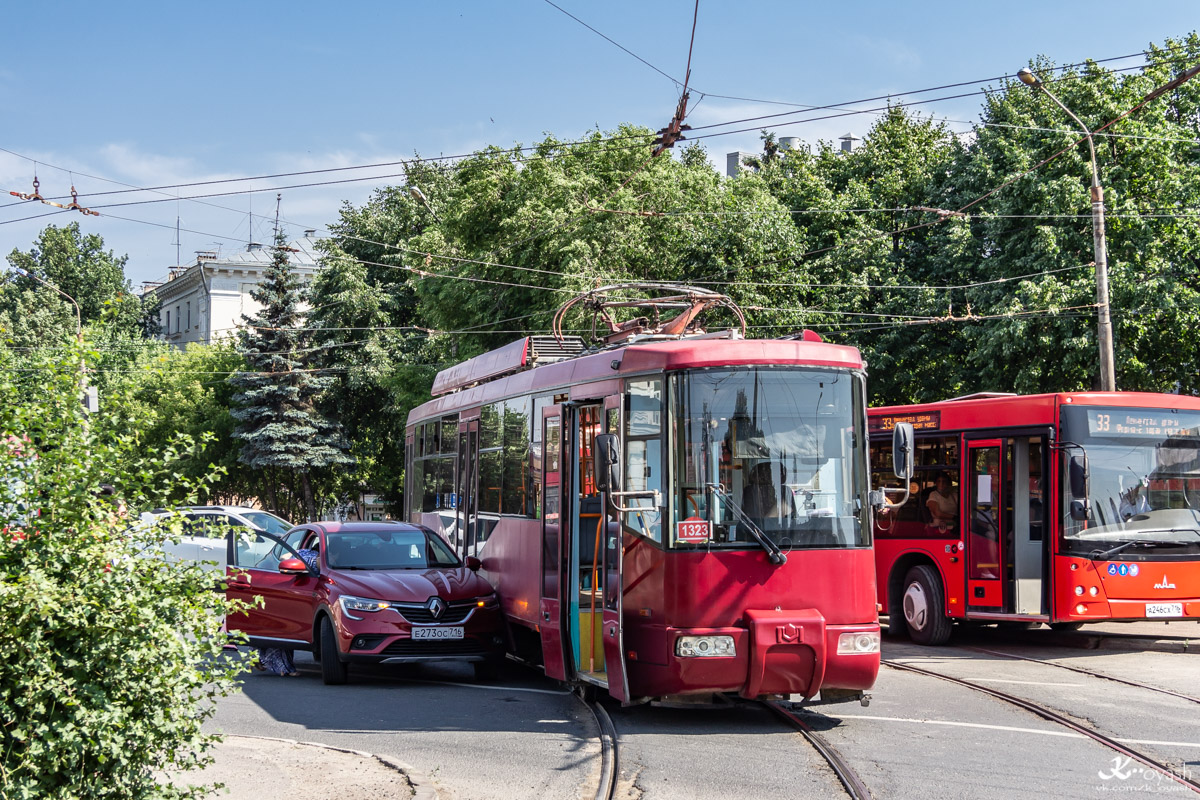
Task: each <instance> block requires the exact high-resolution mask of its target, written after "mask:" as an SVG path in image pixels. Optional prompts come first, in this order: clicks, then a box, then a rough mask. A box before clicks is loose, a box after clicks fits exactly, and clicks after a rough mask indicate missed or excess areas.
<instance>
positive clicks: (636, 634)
mask: <svg viewBox="0 0 1200 800" xmlns="http://www.w3.org/2000/svg"><path fill="white" fill-rule="evenodd" d="M612 338H618V339H619V338H621V337H612ZM864 381H865V372H864V364H863V361H862V359H861V357H860V355H859V353H858V351H857V350H856V349H854V348H852V347H845V346H838V345H833V344H827V343H824V342H821V341H820V340H819V339H818V338H817V337H815V335H808V336H807V338H805V339H798V340H744V339H742V338H741V337H740V336H739V335H738V333H737V331H727V332H720V333H717V334H707V335H704V336H696V337H687V336H678V335H676V336H669V337H648V338H646V339H643V340H641V341H639V340H637V338H636V337H634V339H633V341H629V342H628V343H622V344H621V345H620V346H611V344H610V345H609V346H602V347H599V348H592V349H587V348H585V346H584V343H583V341H582V340H581V339H578V338H575V337H550V336H540V337H539V336H532V337H527V338H524V339H521V340H519V341H516V342H513V343H512V344H510V345H508V346H506V347H503V348H500V349H499V350H496V351H493V352H490V353H487V354H485V355H482V356H479V357H477V358H473V359H471V360H469V361H466V362H464V363H462V364H459V365H457V366H454V367H452V368H450V369H447V370H445V371H444V372H442V373H440V374H439V375H438V376H437V379H436V381H435V383H434V388H433V394H434V396H435V398H434V399H433V400H430V401H429V402H427V403H425V404H424V405H422V406H420V407H418V408H416V409H414V410H413V412H412V413H411V415H410V416H409V419H408V428H407V433H406V444H407V470H406V472H407V486H406V492H405V498H406V502H405V505H406V519H408V520H409V521H410V522H414V523H419V524H422V525H425V526H427V527H429V528H432V529H433V530H435V531H437V532H439V533H441V534H442V535H443V536H444V537H445V538H446V539H447V540H448V541H449V542H450V543H451V544H452V545H453V546H454V547H456V548H457V550H458V552H460V553H461V554H463V556H475V557H477V558H479V559H480V560H481V561H482V574H484V575H485V576H486V577H487V578H488V579H489V580H490V581H491V582H492V584H493V585H494V586H495V587H496V589H497V592H498V594H499V597H500V600H501V605H502V608H503V611H504V613H505V615H506V618H507V622H508V632H509V636H510V647H511V649H512V652H514V653H515V654H516V655H517V657H519V658H521V659H522V660H525V661H527V662H529V663H533V664H537V665H540V666H542V667H543V668H544V670H545V673H546V674H547V675H549V676H551V677H553V678H556V679H558V680H562V681H566V682H568V683H572V684H575V685H591V686H595V687H599V688H600V689H602V690H604V691H607V692H608V693H609V694H611V695H612V696H613V697H616V698H618V699H619V700H621V701H622V702H625V703H632V702H640V701H645V700H656V701H660V702H680V703H690V702H700V701H703V700H705V699H706V698H715V696H717V695H719V694H723V693H736V694H738V695H741V696H742V697H746V698H754V697H762V696H767V695H778V694H800V695H803V696H804V697H806V698H813V697H814V696H816V695H817V693H818V692H821V698H820V699H821V700H831V699H849V698H851V697H858V698H861V697H862V694H863V690H865V689H868V688H870V687H871V686H872V684H873V683H874V681H875V677H876V673H877V671H878V668H879V626H878V620H877V610H876V607H875V577H874V560H873V555H872V552H871V535H870V534H871V519H870V513H871V505H870V503H871V500H872V496H871V495H870V494H869V491H868V490H869V487H868V485H867V478H868V474H867V451H866V443H867V435H866V424H867V422H866V408H865V400H864V398H865V393H864ZM598 454H599V455H598ZM598 458H599V463H597V462H598Z"/></svg>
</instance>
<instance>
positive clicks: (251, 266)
mask: <svg viewBox="0 0 1200 800" xmlns="http://www.w3.org/2000/svg"><path fill="white" fill-rule="evenodd" d="M314 233H315V231H305V234H306V235H305V236H303V237H302V238H300V239H295V240H293V241H291V242H288V244H287V247H288V248H289V249H290V250H291V253H290V257H289V261H291V263H292V266H294V267H297V268H299V269H301V270H313V269H315V268H316V266H317V258H318V253H317V247H316V244H317V241H318V240H317V238H316V237H315V236H313V235H312V234H314ZM270 263H271V247H269V246H267V245H259V244H254V245H253V246H250V247H247V248H246V249H245V250H242V251H241V252H238V253H231V254H229V255H226V256H219V255H217V254H216V253H197V255H196V262H195V263H194V264H190V265H188V266H186V267H184V266H179V267H175V268H174V269H171V270H170V271H168V273H167V276H166V278H165V279H163V280H160V281H147V282H145V283H143V284H142V294H143V295H146V294H149V293H151V292H158V291H159V290H161V289H163V287H165V286H168V285H171V284H173V283H174V282H175V281H179V280H181V279H182V278H184V277H185V276H190V274H191V273H196V274H198V273H199V272H200V267H202V266H204V267H208V268H209V269H225V270H261V269H264V268H266V267H267V266H268V265H269V264H270ZM178 285H182V283H181V284H178Z"/></svg>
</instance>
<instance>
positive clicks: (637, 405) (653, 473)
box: [622, 378, 666, 543]
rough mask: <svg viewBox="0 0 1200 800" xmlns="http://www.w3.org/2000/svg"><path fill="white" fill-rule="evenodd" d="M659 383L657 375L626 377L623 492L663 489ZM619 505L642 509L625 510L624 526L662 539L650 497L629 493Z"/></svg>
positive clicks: (656, 510) (659, 514)
mask: <svg viewBox="0 0 1200 800" xmlns="http://www.w3.org/2000/svg"><path fill="white" fill-rule="evenodd" d="M662 415H663V383H662V379H661V378H654V379H651V380H643V381H630V382H629V391H628V392H627V393H626V395H625V465H624V479H625V481H624V482H625V486H624V489H625V491H627V492H642V491H654V490H658V491H659V492H660V497H662V498H663V499H664V501H665V498H666V495H665V494H661V493H662V492H663V459H662ZM622 505H625V506H627V507H631V508H638V509H644V510H639V511H634V512H627V513H626V514H625V520H624V523H625V527H626V528H628V529H629V530H631V531H633V532H634V533H637V534H639V535H641V536H645V537H647V538H648V539H652V540H653V541H655V542H660V543H661V542H662V508H661V507H658V506H655V505H654V500H653V499H652V498H648V497H647V498H641V497H632V498H628V499H627V500H626V501H625V502H624V503H623V504H622Z"/></svg>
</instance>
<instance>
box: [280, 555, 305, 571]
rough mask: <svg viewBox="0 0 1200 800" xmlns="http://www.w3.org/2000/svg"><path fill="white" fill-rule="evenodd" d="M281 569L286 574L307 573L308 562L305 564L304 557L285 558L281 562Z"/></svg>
mask: <svg viewBox="0 0 1200 800" xmlns="http://www.w3.org/2000/svg"><path fill="white" fill-rule="evenodd" d="M279 571H280V572H282V573H283V574H284V575H307V574H308V564H305V563H304V561H303V559H299V558H285V559H284V560H283V561H280V562H279Z"/></svg>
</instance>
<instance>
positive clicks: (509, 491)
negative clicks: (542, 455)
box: [500, 397, 533, 517]
mask: <svg viewBox="0 0 1200 800" xmlns="http://www.w3.org/2000/svg"><path fill="white" fill-rule="evenodd" d="M531 406H532V398H529V397H518V398H515V399H512V400H508V401H506V402H505V403H504V423H503V426H502V440H503V448H504V451H503V452H504V457H503V459H502V461H503V465H502V471H503V475H502V476H501V501H500V507H501V508H502V509H503V511H504V513H505V514H513V515H515V516H521V517H531V516H533V493H532V492H531V491H530V488H529V486H530V484H529V466H530V458H529V453H530V430H531V427H532V426H531V422H530V419H531V417H530V407H531Z"/></svg>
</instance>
